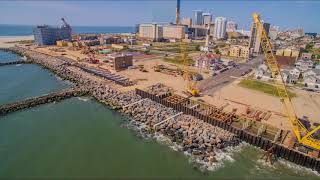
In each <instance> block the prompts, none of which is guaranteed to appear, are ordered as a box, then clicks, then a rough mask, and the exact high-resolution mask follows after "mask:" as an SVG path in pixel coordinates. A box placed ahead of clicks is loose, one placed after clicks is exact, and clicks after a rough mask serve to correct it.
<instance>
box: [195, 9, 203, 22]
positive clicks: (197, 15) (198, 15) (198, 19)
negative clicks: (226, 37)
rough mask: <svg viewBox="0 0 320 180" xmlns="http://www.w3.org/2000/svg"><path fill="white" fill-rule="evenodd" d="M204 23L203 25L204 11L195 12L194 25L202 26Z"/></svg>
mask: <svg viewBox="0 0 320 180" xmlns="http://www.w3.org/2000/svg"><path fill="white" fill-rule="evenodd" d="M202 23H203V17H202V11H200V10H196V11H194V16H193V24H194V25H202Z"/></svg>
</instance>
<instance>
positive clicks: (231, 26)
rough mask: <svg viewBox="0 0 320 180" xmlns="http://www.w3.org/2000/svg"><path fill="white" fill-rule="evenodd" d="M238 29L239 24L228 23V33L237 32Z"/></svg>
mask: <svg viewBox="0 0 320 180" xmlns="http://www.w3.org/2000/svg"><path fill="white" fill-rule="evenodd" d="M237 29H238V24H237V23H236V22H234V21H228V22H227V32H235V31H236V30H237Z"/></svg>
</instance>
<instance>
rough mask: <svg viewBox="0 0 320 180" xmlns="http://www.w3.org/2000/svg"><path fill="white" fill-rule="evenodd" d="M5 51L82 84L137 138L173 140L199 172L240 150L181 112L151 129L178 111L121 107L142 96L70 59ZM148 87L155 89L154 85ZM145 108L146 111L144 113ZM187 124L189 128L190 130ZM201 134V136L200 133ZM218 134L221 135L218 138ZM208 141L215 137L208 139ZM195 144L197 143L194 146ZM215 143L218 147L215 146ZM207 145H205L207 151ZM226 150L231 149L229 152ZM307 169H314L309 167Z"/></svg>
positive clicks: (143, 104) (214, 167) (149, 102)
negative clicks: (120, 117) (135, 130)
mask: <svg viewBox="0 0 320 180" xmlns="http://www.w3.org/2000/svg"><path fill="white" fill-rule="evenodd" d="M21 48H22V47H21ZM9 50H10V51H13V52H15V53H18V54H20V55H22V56H23V55H27V57H28V60H31V61H32V62H33V63H35V64H38V65H40V66H41V67H42V68H45V69H48V70H49V71H50V72H53V73H54V74H55V75H56V76H57V77H59V78H61V79H62V80H68V81H70V82H73V83H74V84H75V86H79V85H81V84H82V85H83V84H84V85H85V86H86V87H87V88H88V89H87V90H88V91H90V92H91V93H90V94H91V95H89V97H90V98H94V99H95V100H96V101H97V102H99V103H102V104H103V105H106V106H107V108H110V109H112V110H115V111H116V112H119V113H120V114H121V115H123V116H124V117H126V119H128V120H129V123H133V124H135V126H134V127H135V128H139V131H140V132H138V133H142V134H143V136H142V137H141V138H153V139H155V140H157V141H158V136H157V133H158V134H161V136H163V137H166V139H168V140H169V141H170V142H171V143H173V145H170V144H169V145H167V146H169V147H170V148H171V149H173V150H175V151H179V152H182V153H183V154H184V155H186V156H187V157H188V158H189V160H191V161H192V163H191V164H193V165H194V166H195V167H196V168H197V169H199V170H200V171H202V172H203V171H215V170H217V169H219V167H223V164H224V162H225V158H231V159H232V157H230V156H229V157H227V156H223V154H228V153H231V154H232V152H233V150H237V149H240V150H241V148H240V146H241V144H243V141H240V139H239V138H238V137H237V136H236V135H235V134H232V133H230V132H229V131H226V130H223V129H222V128H219V127H217V126H213V125H211V124H208V123H205V122H203V121H201V120H200V119H197V118H195V117H192V116H189V115H185V114H183V115H181V116H182V117H183V118H182V119H181V118H180V117H178V118H176V119H174V120H172V121H175V123H172V121H169V122H167V123H164V124H163V126H162V127H161V128H160V130H157V131H155V130H154V129H152V127H153V125H154V124H155V123H158V122H159V121H161V120H164V119H166V118H168V117H170V116H172V115H173V114H176V113H178V112H177V111H174V110H173V109H172V108H168V107H165V106H163V105H161V104H159V103H156V102H154V101H152V100H150V99H146V100H145V101H143V102H140V103H138V104H135V105H133V106H128V108H123V107H124V106H126V105H129V104H132V103H135V102H137V101H140V100H142V97H140V96H138V95H137V94H135V93H134V92H133V91H130V92H121V91H120V90H119V89H118V88H119V87H120V88H121V87H122V86H119V85H116V84H115V83H114V82H111V81H110V80H106V79H104V80H101V78H96V77H95V78H96V79H95V78H94V75H93V74H90V73H87V72H84V71H81V69H80V68H79V67H78V66H76V64H74V62H68V61H66V59H59V58H57V57H51V56H48V55H45V54H40V53H38V52H35V51H31V50H28V49H20V51H19V47H15V48H11V49H9ZM27 51H29V52H27ZM26 52H27V53H26ZM30 54H31V56H30ZM32 55H33V56H34V55H39V56H40V57H38V58H34V57H33V56H32ZM72 63H73V64H72ZM73 66H75V67H73ZM92 78H93V79H92ZM99 79H100V81H99ZM150 88H151V89H155V87H150ZM146 107H151V109H154V110H153V111H151V113H150V108H149V109H147V108H146ZM146 109H147V111H148V112H146ZM126 111H127V112H126ZM178 119H180V120H179V122H183V120H184V119H189V121H194V122H200V123H193V124H192V123H191V124H190V123H189V124H188V125H187V126H185V124H178V123H179V122H178ZM175 124H178V125H179V126H178V127H177V126H174V125H175ZM203 125H205V128H206V127H207V128H209V129H210V128H211V129H213V130H214V131H213V133H212V132H211V133H209V139H210V138H211V137H210V134H214V135H215V136H217V137H219V138H218V141H219V142H218V143H217V141H216V142H209V143H212V144H211V145H209V146H207V145H206V143H207V142H205V140H204V139H197V137H199V136H200V137H201V138H203V137H208V136H207V135H208V133H207V134H206V133H203V129H204V127H203ZM186 127H187V128H186ZM189 127H192V128H191V131H190V128H189ZM184 128H186V129H184ZM194 130H195V131H194ZM198 131H199V132H198ZM216 131H217V132H216ZM173 132H174V133H173ZM176 132H177V133H176ZM184 133H186V134H184ZM188 133H189V134H188ZM224 133H226V134H224ZM204 134H205V136H203V135H204ZM226 135H227V136H229V137H230V139H225V138H224V137H225V136H226ZM221 136H222V138H221V139H220V137H221ZM199 140H200V141H199ZM210 140H217V139H212V138H211V139H210ZM230 142H231V143H230ZM197 144H200V145H198V146H197ZM218 144H219V145H218ZM217 145H218V146H219V147H217ZM207 148H209V152H208V149H207ZM228 149H231V152H229V151H228ZM210 151H211V152H210ZM219 152H222V158H219V156H221V153H219ZM235 152H237V151H235ZM223 157H225V158H223ZM281 159H282V158H281ZM284 160H285V159H284ZM261 161H263V160H261ZM285 162H286V161H285ZM219 164H220V165H219ZM295 165H296V167H297V168H300V167H301V168H306V167H303V166H300V165H298V164H295ZM306 169H307V168H306ZM310 170H311V171H314V170H312V169H310ZM315 172H316V171H315ZM316 175H318V174H316Z"/></svg>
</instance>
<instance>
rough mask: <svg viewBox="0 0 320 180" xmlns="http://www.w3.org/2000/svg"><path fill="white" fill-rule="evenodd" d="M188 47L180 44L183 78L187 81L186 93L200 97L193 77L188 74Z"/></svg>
mask: <svg viewBox="0 0 320 180" xmlns="http://www.w3.org/2000/svg"><path fill="white" fill-rule="evenodd" d="M187 48H188V45H187V44H186V43H183V42H181V44H180V49H181V60H182V62H183V78H184V79H185V80H187V81H188V84H187V92H188V94H190V95H191V96H195V97H198V96H200V91H199V89H198V88H197V82H196V81H194V80H193V75H192V74H190V70H189V65H190V64H189V60H188V50H187Z"/></svg>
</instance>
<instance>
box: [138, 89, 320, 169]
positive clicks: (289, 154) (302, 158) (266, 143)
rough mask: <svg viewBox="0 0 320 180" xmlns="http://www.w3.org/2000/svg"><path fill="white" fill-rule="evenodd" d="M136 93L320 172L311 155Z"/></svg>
mask: <svg viewBox="0 0 320 180" xmlns="http://www.w3.org/2000/svg"><path fill="white" fill-rule="evenodd" d="M136 93H137V94H138V95H140V96H141V97H142V98H148V99H151V100H153V101H155V102H157V103H159V104H162V105H164V106H166V107H170V108H172V109H174V110H176V111H179V112H183V113H185V114H188V115H191V116H194V117H196V118H198V119H200V120H202V121H204V122H206V123H209V124H211V125H213V126H217V127H220V128H222V129H224V130H227V131H229V132H232V133H233V134H236V135H237V136H238V137H239V138H240V139H241V140H243V141H245V142H247V143H250V144H252V145H254V146H257V147H259V148H261V149H263V150H265V151H268V150H269V149H270V148H272V153H273V154H274V155H275V156H277V157H281V158H284V159H286V160H288V161H291V162H293V163H296V164H298V165H301V166H304V167H307V168H311V169H313V170H316V171H317V172H320V161H319V160H318V159H315V158H311V157H310V156H308V155H306V154H303V153H300V152H298V151H295V150H292V149H289V148H287V147H285V146H283V145H281V144H278V143H275V142H273V141H271V140H269V139H266V138H263V137H259V136H256V135H254V134H251V133H249V132H247V131H245V130H242V129H240V128H236V127H232V126H230V125H229V124H227V123H225V122H222V121H220V120H218V119H214V118H212V117H210V116H207V115H203V114H201V113H199V112H198V111H196V110H194V109H192V108H189V107H186V106H183V105H182V104H173V103H171V102H168V101H166V100H165V99H164V97H159V96H156V95H153V94H150V93H148V92H146V91H143V90H140V89H136Z"/></svg>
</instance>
